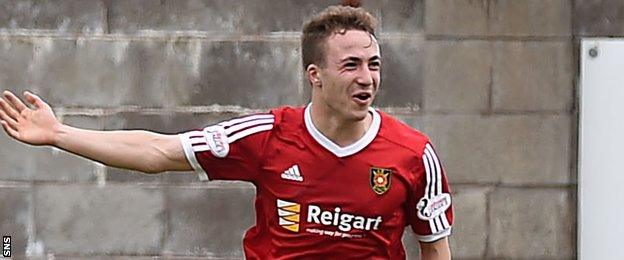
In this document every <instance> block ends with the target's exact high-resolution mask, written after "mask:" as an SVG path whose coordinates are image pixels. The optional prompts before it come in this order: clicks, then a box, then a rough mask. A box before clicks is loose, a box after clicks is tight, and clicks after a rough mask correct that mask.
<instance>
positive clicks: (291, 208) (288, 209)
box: [277, 199, 301, 232]
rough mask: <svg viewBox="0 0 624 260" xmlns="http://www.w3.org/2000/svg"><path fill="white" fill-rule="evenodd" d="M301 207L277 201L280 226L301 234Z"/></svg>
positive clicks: (296, 204) (288, 202) (292, 203)
mask: <svg viewBox="0 0 624 260" xmlns="http://www.w3.org/2000/svg"><path fill="white" fill-rule="evenodd" d="M300 211H301V205H299V204H298V203H294V202H290V201H285V200H281V199H277V215H278V216H279V225H280V226H282V227H283V228H285V229H288V230H290V231H292V232H299V212H300Z"/></svg>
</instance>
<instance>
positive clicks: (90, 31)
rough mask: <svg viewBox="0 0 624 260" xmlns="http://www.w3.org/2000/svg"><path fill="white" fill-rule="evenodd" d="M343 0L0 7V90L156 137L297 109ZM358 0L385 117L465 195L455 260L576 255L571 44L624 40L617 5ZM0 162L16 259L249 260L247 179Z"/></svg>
mask: <svg viewBox="0 0 624 260" xmlns="http://www.w3.org/2000/svg"><path fill="white" fill-rule="evenodd" d="M338 2H339V1H330V0H323V1H298V0H270V1H261V0H253V1H244V3H243V2H242V1H226V0H217V1H200V0H182V1H173V0H171V1H169V0H165V1H149V0H131V1H117V0H90V1H77V0H56V1H52V0H43V1H34V0H33V1H31V0H27V1H17V0H0V61H1V62H0V88H2V89H10V90H13V91H17V92H21V91H23V90H26V89H30V90H33V91H35V92H37V93H39V94H41V95H42V97H43V98H45V99H46V100H48V101H50V102H51V103H52V105H53V107H54V109H55V111H56V112H57V115H58V116H59V118H60V119H61V120H62V121H63V122H65V123H67V124H71V125H75V126H79V127H86V128H90V129H106V130H113V129H122V128H129V129H149V130H153V131H158V132H163V133H178V132H181V131H184V130H187V129H194V128H199V127H202V126H204V125H207V124H210V123H214V122H217V121H219V120H223V119H226V118H230V117H234V116H237V115H241V114H248V113H253V112H257V111H264V110H266V109H268V108H270V107H273V106H278V105H284V104H287V105H300V104H305V103H306V102H307V100H308V98H309V93H308V92H309V87H308V86H307V85H306V80H305V78H304V77H303V75H302V72H301V64H300V58H299V55H300V50H299V47H298V41H299V33H298V31H299V29H300V26H301V24H302V23H303V21H305V20H306V19H307V18H308V17H310V16H311V15H312V14H313V13H314V12H317V11H319V10H322V9H323V8H324V7H325V6H327V5H330V4H335V3H338ZM363 4H364V6H365V7H368V8H369V9H370V11H371V12H372V13H373V14H375V15H377V16H378V18H379V22H380V31H379V38H380V42H381V43H382V56H383V63H384V65H383V70H382V73H383V79H382V89H381V92H380V95H379V97H378V98H379V99H378V100H377V101H376V105H377V106H380V107H381V108H382V109H385V110H386V111H389V112H391V113H392V114H394V115H396V116H398V117H399V118H400V119H402V120H404V121H405V122H407V123H408V124H410V125H412V126H414V127H416V128H418V129H421V130H422V131H423V132H425V133H427V134H428V135H429V136H430V137H431V139H432V140H433V141H434V144H435V145H436V148H437V150H438V152H439V154H440V157H441V158H442V159H443V163H444V165H445V167H446V170H447V174H448V177H449V179H450V181H451V184H452V185H453V186H452V187H453V194H454V201H455V205H456V206H455V210H456V216H457V220H456V221H457V222H456V225H455V228H454V234H453V236H452V237H451V246H452V249H453V253H454V259H501V258H514V259H571V258H574V257H575V256H576V247H575V233H576V230H575V223H576V222H575V220H576V211H575V207H574V205H575V204H576V197H575V196H574V194H575V190H576V172H575V167H573V166H572V165H574V164H575V160H576V152H574V151H575V150H576V149H577V147H576V142H574V141H573V140H575V139H576V130H575V128H576V127H577V125H576V120H575V117H576V112H577V111H576V100H575V97H574V95H575V93H576V90H575V85H574V80H575V78H576V77H577V76H578V72H577V69H576V67H577V65H576V64H575V62H576V60H577V58H576V54H575V48H574V46H576V44H578V38H579V37H583V36H622V35H624V30H623V29H622V28H624V27H623V26H622V25H624V13H622V12H620V11H619V10H621V8H622V2H621V1H619V0H547V1H538V0H513V1H512V0H382V1H372V0H364V1H363ZM0 166H1V167H0V195H1V197H2V198H3V200H2V201H0V206H2V207H1V208H2V209H3V210H1V211H0V228H1V229H0V233H3V234H6V233H9V234H11V235H13V238H14V241H15V243H14V245H13V248H14V254H15V255H16V256H18V257H25V256H28V257H30V258H32V259H40V258H47V257H48V256H51V257H58V258H66V259H84V258H90V259H111V258H132V259H148V258H151V257H162V258H170V257H172V258H175V257H198V258H208V259H210V258H221V259H229V258H240V257H242V251H241V247H240V245H241V238H242V235H243V232H244V230H245V229H246V228H247V227H249V226H250V225H252V224H253V222H254V221H255V219H254V218H253V187H252V186H250V185H247V184H241V183H222V182H215V183H209V184H206V183H200V182H198V181H197V179H196V177H195V175H194V174H193V173H165V174H161V175H145V174H140V173H136V172H129V171H127V170H121V169H113V168H110V167H104V166H102V165H99V164H97V163H93V162H89V161H87V160H84V159H81V158H78V157H76V156H73V155H70V154H67V153H65V152H63V151H60V150H55V149H51V148H37V147H29V146H24V145H21V144H17V143H16V142H15V141H12V140H10V139H8V138H7V137H6V135H0ZM5 208H10V209H11V210H10V211H6V210H4V209H5ZM407 232H409V230H407ZM224 233H227V236H223V234H224ZM93 234H97V235H93ZM118 236H123V237H124V238H125V240H123V241H122V240H119V239H118ZM405 243H406V249H407V251H408V254H409V256H410V258H411V259H417V255H418V250H417V247H416V246H415V245H416V242H415V241H414V239H413V237H412V236H410V234H409V233H407V234H406V235H405Z"/></svg>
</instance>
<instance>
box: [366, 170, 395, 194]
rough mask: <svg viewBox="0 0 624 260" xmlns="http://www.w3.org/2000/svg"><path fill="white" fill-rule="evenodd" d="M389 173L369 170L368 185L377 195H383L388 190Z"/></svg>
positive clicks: (389, 171) (388, 171)
mask: <svg viewBox="0 0 624 260" xmlns="http://www.w3.org/2000/svg"><path fill="white" fill-rule="evenodd" d="M391 173H392V171H391V170H390V169H383V168H375V167H373V168H371V170H370V185H371V188H372V189H373V191H374V192H375V193H376V194H377V195H381V194H384V193H386V191H388V190H389V189H390V178H391Z"/></svg>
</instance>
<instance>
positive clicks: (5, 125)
mask: <svg viewBox="0 0 624 260" xmlns="http://www.w3.org/2000/svg"><path fill="white" fill-rule="evenodd" d="M0 125H2V128H4V131H6V132H7V134H9V136H11V137H13V138H15V139H18V138H17V137H18V132H17V131H16V130H15V129H13V128H11V127H9V125H8V123H7V122H6V121H0Z"/></svg>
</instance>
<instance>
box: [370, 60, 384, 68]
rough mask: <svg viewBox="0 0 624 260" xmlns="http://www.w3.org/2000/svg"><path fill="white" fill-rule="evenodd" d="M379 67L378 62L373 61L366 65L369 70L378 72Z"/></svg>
mask: <svg viewBox="0 0 624 260" xmlns="http://www.w3.org/2000/svg"><path fill="white" fill-rule="evenodd" d="M380 66H381V63H380V62H378V61H373V62H371V63H369V64H368V68H369V69H370V70H379V67H380Z"/></svg>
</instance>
